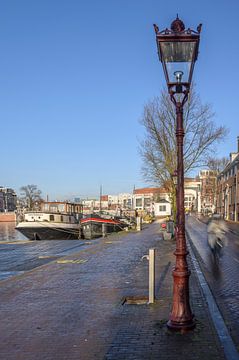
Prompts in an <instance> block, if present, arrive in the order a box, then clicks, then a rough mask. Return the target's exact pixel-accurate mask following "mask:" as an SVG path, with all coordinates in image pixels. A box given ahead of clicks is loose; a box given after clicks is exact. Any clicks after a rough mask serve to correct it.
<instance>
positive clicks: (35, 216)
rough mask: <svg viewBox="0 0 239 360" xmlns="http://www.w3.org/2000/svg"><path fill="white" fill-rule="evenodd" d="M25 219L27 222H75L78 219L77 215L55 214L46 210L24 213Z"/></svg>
mask: <svg viewBox="0 0 239 360" xmlns="http://www.w3.org/2000/svg"><path fill="white" fill-rule="evenodd" d="M24 221H27V222H55V223H68V224H75V223H77V222H78V221H77V220H76V218H75V216H73V215H70V214H56V213H55V214H54V213H45V212H34V213H33V212H28V213H25V215H24Z"/></svg>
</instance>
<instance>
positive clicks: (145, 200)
mask: <svg viewBox="0 0 239 360" xmlns="http://www.w3.org/2000/svg"><path fill="white" fill-rule="evenodd" d="M150 203H151V199H150V198H145V199H144V206H150Z"/></svg>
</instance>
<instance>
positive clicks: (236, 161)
mask: <svg viewBox="0 0 239 360" xmlns="http://www.w3.org/2000/svg"><path fill="white" fill-rule="evenodd" d="M216 207H217V212H218V213H219V214H220V215H221V216H222V217H223V218H224V219H226V220H232V221H238V220H239V137H237V152H234V153H230V160H229V162H228V164H227V165H226V167H225V169H224V170H223V171H222V172H221V173H220V174H219V175H218V177H217V199H216Z"/></svg>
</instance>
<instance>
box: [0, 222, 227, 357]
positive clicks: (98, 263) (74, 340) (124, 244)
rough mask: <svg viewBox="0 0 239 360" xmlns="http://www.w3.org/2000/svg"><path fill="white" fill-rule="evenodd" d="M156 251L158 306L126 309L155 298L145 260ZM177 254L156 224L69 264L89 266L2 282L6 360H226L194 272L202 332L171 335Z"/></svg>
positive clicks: (103, 243)
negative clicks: (134, 301)
mask: <svg viewBox="0 0 239 360" xmlns="http://www.w3.org/2000/svg"><path fill="white" fill-rule="evenodd" d="M150 247H155V248H156V249H157V252H156V297H157V300H156V303H155V304H152V305H127V304H124V305H123V299H125V298H128V297H132V296H134V297H147V294H148V263H147V261H141V257H142V256H143V255H145V254H147V253H148V249H149V248H150ZM174 249H175V243H174V242H173V241H165V240H163V239H162V236H161V234H160V229H159V225H158V224H157V223H154V224H152V225H149V226H147V227H146V228H145V229H144V230H143V231H142V232H140V233H139V232H138V233H129V234H127V235H126V234H114V235H112V236H110V237H108V238H106V239H100V241H98V242H95V243H93V245H90V246H88V247H85V249H83V250H82V251H80V252H78V253H75V254H72V255H70V256H67V257H66V258H65V259H69V260H84V261H82V262H81V261H75V262H68V263H61V264H60V263H57V261H54V262H51V263H48V264H46V265H44V266H41V267H39V268H36V269H34V270H31V271H29V272H26V273H24V274H22V275H19V276H18V277H14V278H10V279H7V280H4V281H2V282H0V287H1V289H0V290H1V292H0V304H1V319H0V336H1V344H0V358H1V359H4V360H17V359H18V360H23V359H24V360H55V359H57V360H76V359H77V360H79V359H82V360H88V359H89V360H91V359H97V360H101V359H102V360H103V359H105V360H111V359H113V360H123V359H127V360H140V359H146V360H147V359H152V360H153V359H163V360H164V359H168V360H174V359H177V360H180V359H185V360H187V359H194V360H197V359H199V358H200V359H201V358H203V357H204V358H205V359H209V360H210V359H213V360H222V359H224V355H223V350H222V348H221V346H220V343H219V341H218V338H217V335H216V332H215V329H214V327H213V325H212V321H211V319H210V315H209V313H208V309H207V306H206V303H205V300H204V298H203V294H202V292H201V289H200V287H199V283H198V280H197V277H196V274H195V271H194V269H192V275H191V277H190V292H191V305H192V311H193V313H195V317H196V322H197V327H196V329H195V330H194V331H193V332H190V333H187V334H184V335H182V334H178V333H172V332H170V331H169V330H168V329H167V327H166V322H167V320H168V315H169V312H170V309H171V304H172V275H171V272H172V268H173V265H174V262H175V258H174V255H173V251H174ZM189 263H190V259H189ZM190 267H191V266H190Z"/></svg>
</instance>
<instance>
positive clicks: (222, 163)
mask: <svg viewBox="0 0 239 360" xmlns="http://www.w3.org/2000/svg"><path fill="white" fill-rule="evenodd" d="M228 161H229V160H228V158H227V157H222V158H215V157H209V158H208V161H207V167H208V168H209V169H210V170H213V171H215V172H217V173H219V172H221V171H222V170H223V169H224V168H225V167H226V165H227V164H228Z"/></svg>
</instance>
